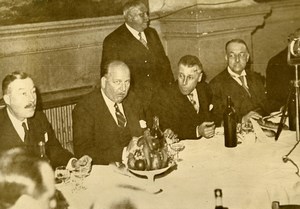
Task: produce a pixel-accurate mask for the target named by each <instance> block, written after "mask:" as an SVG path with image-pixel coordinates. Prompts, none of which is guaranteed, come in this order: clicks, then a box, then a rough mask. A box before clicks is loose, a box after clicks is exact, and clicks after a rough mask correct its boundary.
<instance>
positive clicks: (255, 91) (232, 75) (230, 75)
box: [209, 39, 269, 125]
mask: <svg viewBox="0 0 300 209" xmlns="http://www.w3.org/2000/svg"><path fill="white" fill-rule="evenodd" d="M225 51H226V55H225V60H226V62H227V68H226V69H225V70H224V71H222V72H221V73H219V74H218V75H217V76H215V77H214V78H213V79H212V80H211V81H210V83H209V84H210V87H211V89H212V92H213V100H212V102H213V105H214V109H213V114H214V116H215V121H216V123H217V125H221V123H222V120H223V112H224V110H225V108H226V101H227V96H231V101H232V102H233V106H234V109H235V110H236V113H237V117H238V120H239V121H240V122H242V123H249V120H250V118H253V119H259V118H261V117H262V115H265V114H267V113H268V112H269V107H268V105H267V104H268V103H267V99H266V94H265V88H264V83H263V79H262V76H260V75H259V74H258V73H256V72H253V71H251V70H250V69H246V66H247V63H248V61H249V58H250V55H249V50H248V47H247V45H246V43H245V42H244V41H243V40H242V39H232V40H230V41H228V42H227V43H226V45H225Z"/></svg>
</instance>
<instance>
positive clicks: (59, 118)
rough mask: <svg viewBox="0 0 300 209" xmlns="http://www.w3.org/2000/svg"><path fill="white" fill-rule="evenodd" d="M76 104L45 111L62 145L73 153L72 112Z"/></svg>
mask: <svg viewBox="0 0 300 209" xmlns="http://www.w3.org/2000/svg"><path fill="white" fill-rule="evenodd" d="M74 106H75V104H71V105H65V106H61V107H54V108H49V109H45V110H43V111H44V113H45V114H46V116H47V118H48V120H49V122H50V123H51V124H52V127H53V129H54V131H55V134H56V137H57V139H58V140H59V142H60V143H61V145H62V146H63V147H64V148H65V149H68V150H69V151H70V152H72V153H74V152H73V129H72V110H73V108H74Z"/></svg>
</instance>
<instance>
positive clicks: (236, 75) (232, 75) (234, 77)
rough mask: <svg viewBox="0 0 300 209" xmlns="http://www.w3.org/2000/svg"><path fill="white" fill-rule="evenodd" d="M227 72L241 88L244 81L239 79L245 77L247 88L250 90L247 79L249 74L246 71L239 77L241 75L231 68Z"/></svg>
mask: <svg viewBox="0 0 300 209" xmlns="http://www.w3.org/2000/svg"><path fill="white" fill-rule="evenodd" d="M227 71H228V73H229V74H230V75H231V77H232V78H233V79H234V80H235V81H236V82H238V84H240V85H241V86H243V84H242V81H241V80H240V79H239V77H242V76H244V82H245V86H246V87H247V88H248V89H249V87H248V83H247V77H246V75H247V73H246V71H245V70H243V71H242V73H241V75H239V74H237V73H235V72H233V71H232V70H231V69H230V68H229V67H227Z"/></svg>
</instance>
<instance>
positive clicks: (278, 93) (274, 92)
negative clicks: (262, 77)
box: [266, 48, 295, 109]
mask: <svg viewBox="0 0 300 209" xmlns="http://www.w3.org/2000/svg"><path fill="white" fill-rule="evenodd" d="M287 54H288V49H287V48H285V49H284V50H283V51H281V52H279V53H278V54H277V55H275V56H274V57H272V58H271V59H270V60H269V62H268V66H267V69H266V89H267V97H268V99H270V100H273V101H275V102H276V103H275V104H274V109H279V108H280V107H281V106H283V105H284V104H285V103H286V100H287V97H288V93H289V88H290V81H291V80H295V67H294V66H289V65H288V63H287Z"/></svg>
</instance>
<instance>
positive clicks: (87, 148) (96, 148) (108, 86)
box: [73, 61, 143, 164]
mask: <svg viewBox="0 0 300 209" xmlns="http://www.w3.org/2000/svg"><path fill="white" fill-rule="evenodd" d="M129 87H130V70H129V68H128V66H127V65H126V64H125V63H124V62H121V61H111V62H109V63H107V65H106V66H104V68H103V71H102V74H101V88H96V89H95V90H94V91H92V92H91V93H89V94H88V95H86V96H85V97H83V98H82V100H81V101H80V102H79V103H78V104H77V105H76V107H75V108H74V111H73V130H74V134H73V135H74V152H75V155H76V156H81V155H83V154H88V155H89V156H91V157H92V158H93V163H94V164H109V163H112V162H121V161H122V154H123V152H124V151H125V149H124V148H125V147H126V146H127V145H128V144H129V142H130V141H131V139H132V137H133V136H140V135H142V128H141V125H140V120H142V119H143V108H142V105H141V103H140V102H139V101H138V99H137V98H136V97H135V96H134V94H133V92H130V93H128V91H129ZM141 122H142V121H141Z"/></svg>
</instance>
